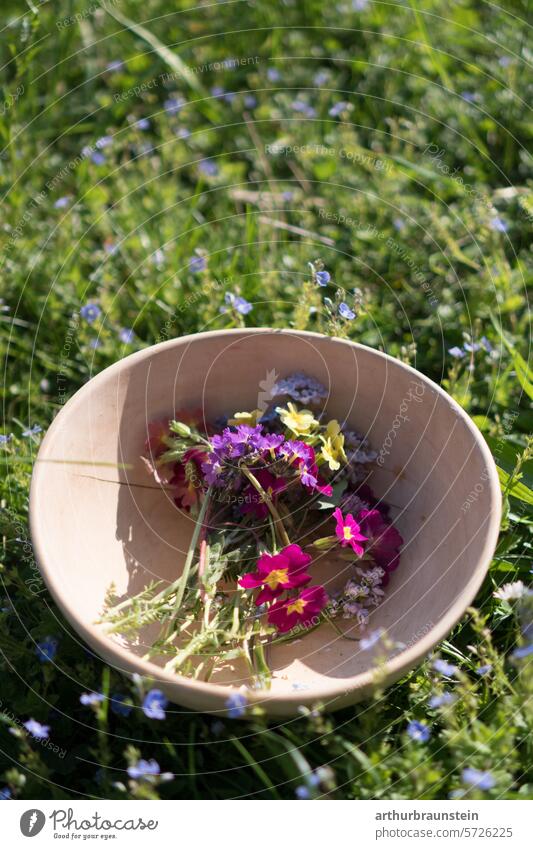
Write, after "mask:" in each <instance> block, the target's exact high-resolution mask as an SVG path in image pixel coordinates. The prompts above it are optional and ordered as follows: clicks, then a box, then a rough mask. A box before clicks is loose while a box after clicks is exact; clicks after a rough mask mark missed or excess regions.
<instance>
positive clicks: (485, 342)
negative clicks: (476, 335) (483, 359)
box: [480, 336, 494, 354]
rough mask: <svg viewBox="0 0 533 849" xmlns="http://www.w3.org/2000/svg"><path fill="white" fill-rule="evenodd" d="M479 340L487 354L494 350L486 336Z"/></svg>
mask: <svg viewBox="0 0 533 849" xmlns="http://www.w3.org/2000/svg"><path fill="white" fill-rule="evenodd" d="M480 342H481V344H482V345H483V347H484V348H485V351H487V353H488V354H490V353H491V352H492V351H493V350H494V348H493V347H492V345H491V343H490V342H489V340H488V339H487V337H486V336H482V337H481V339H480Z"/></svg>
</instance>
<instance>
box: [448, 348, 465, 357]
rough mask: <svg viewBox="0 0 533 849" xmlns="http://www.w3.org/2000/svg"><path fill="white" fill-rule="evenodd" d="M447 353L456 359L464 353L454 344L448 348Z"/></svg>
mask: <svg viewBox="0 0 533 849" xmlns="http://www.w3.org/2000/svg"><path fill="white" fill-rule="evenodd" d="M448 353H449V355H450V356H451V357H455V358H456V359H458V360H460V359H461V358H462V357H464V355H465V352H464V351H463V349H462V348H459V347H458V346H457V345H455V346H454V347H453V348H449V349H448Z"/></svg>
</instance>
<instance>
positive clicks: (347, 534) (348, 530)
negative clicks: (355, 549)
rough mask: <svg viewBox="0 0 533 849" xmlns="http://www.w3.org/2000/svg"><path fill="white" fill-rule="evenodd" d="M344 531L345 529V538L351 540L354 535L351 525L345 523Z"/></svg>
mask: <svg viewBox="0 0 533 849" xmlns="http://www.w3.org/2000/svg"><path fill="white" fill-rule="evenodd" d="M343 531H344V539H345V540H350V539H351V538H352V536H353V535H352V529H351V528H350V527H349V525H344V527H343Z"/></svg>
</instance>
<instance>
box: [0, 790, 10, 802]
mask: <svg viewBox="0 0 533 849" xmlns="http://www.w3.org/2000/svg"><path fill="white" fill-rule="evenodd" d="M11 796H12V793H11V790H10V789H9V787H2V789H1V790H0V801H1V800H2V799H11Z"/></svg>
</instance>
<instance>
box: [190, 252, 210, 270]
mask: <svg viewBox="0 0 533 849" xmlns="http://www.w3.org/2000/svg"><path fill="white" fill-rule="evenodd" d="M206 268H207V260H206V258H205V256H192V257H191V258H190V260H189V271H190V272H191V274H199V273H200V272H201V271H205V269H206Z"/></svg>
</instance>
